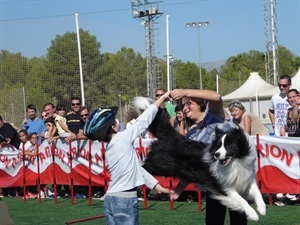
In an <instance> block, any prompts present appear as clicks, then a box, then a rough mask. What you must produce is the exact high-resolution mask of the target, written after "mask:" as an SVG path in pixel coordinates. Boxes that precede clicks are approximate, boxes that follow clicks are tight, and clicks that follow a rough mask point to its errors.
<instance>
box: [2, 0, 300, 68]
mask: <svg viewBox="0 0 300 225" xmlns="http://www.w3.org/2000/svg"><path fill="white" fill-rule="evenodd" d="M135 2H137V0H135ZM151 2H156V1H151ZM159 6H160V7H159V10H160V12H162V13H163V15H162V16H161V17H159V18H158V19H157V22H158V24H157V25H156V28H158V29H157V30H155V38H154V39H155V52H156V55H157V56H158V57H159V58H162V57H163V56H164V55H166V15H169V33H170V39H169V40H170V48H171V50H170V54H171V55H172V56H173V57H174V58H175V59H181V60H183V61H192V62H198V60H199V59H198V33H197V29H195V28H187V27H186V26H185V23H186V22H192V21H210V25H209V26H207V27H202V28H200V46H201V61H202V62H211V61H217V60H224V59H227V58H229V57H230V56H234V55H237V54H239V53H243V52H248V51H249V50H258V51H262V52H264V51H265V36H264V15H263V3H262V0H218V1H217V0H213V1H211V0H181V1H179V0H164V1H161V2H160V3H159ZM276 12H277V29H278V36H277V38H278V43H279V44H280V45H284V46H285V47H287V48H288V49H290V50H291V51H292V52H293V53H295V54H297V55H298V56H300V0H277V5H276ZM75 13H79V26H80V27H81V28H83V29H84V30H88V31H89V32H90V34H93V35H95V36H96V37H97V40H98V41H99V42H101V49H100V50H101V52H102V53H104V52H111V53H115V52H116V51H118V50H119V49H120V48H121V47H123V46H126V47H131V48H133V49H134V50H135V51H137V52H140V53H141V54H142V55H143V56H145V55H146V53H145V52H146V51H145V32H144V27H143V26H142V25H141V22H140V21H138V20H136V19H134V18H132V13H131V3H130V0H0V49H5V50H9V51H11V52H15V53H16V52H21V53H22V54H23V55H25V56H27V57H34V56H37V57H39V56H41V55H44V54H46V52H47V48H48V47H49V46H50V45H51V40H54V39H55V36H56V35H63V34H64V33H65V32H69V31H76V25H75Z"/></svg>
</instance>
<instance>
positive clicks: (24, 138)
mask: <svg viewBox="0 0 300 225" xmlns="http://www.w3.org/2000/svg"><path fill="white" fill-rule="evenodd" d="M19 139H20V141H21V143H20V146H19V150H20V151H21V153H22V152H23V150H24V151H25V150H27V149H29V148H30V146H31V143H30V141H29V140H28V133H27V131H26V130H20V131H19Z"/></svg>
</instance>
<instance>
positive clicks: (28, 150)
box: [19, 131, 38, 198]
mask: <svg viewBox="0 0 300 225" xmlns="http://www.w3.org/2000/svg"><path fill="white" fill-rule="evenodd" d="M20 132H21V131H20ZM23 134H25V133H24V132H21V137H22V139H21V138H20V139H21V141H22V144H24V150H22V154H21V155H23V153H24V159H25V160H32V159H33V157H34V156H36V155H37V153H38V134H37V133H36V132H33V133H31V134H29V141H27V142H26V140H25V137H24V136H23ZM19 136H20V134H19ZM23 141H24V142H23ZM27 143H29V145H28V144H27ZM27 146H28V147H27ZM22 148H23V146H22ZM36 192H37V185H32V186H27V196H26V198H36V197H37V195H36Z"/></svg>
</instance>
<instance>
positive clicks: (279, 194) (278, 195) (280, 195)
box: [276, 193, 284, 198]
mask: <svg viewBox="0 0 300 225" xmlns="http://www.w3.org/2000/svg"><path fill="white" fill-rule="evenodd" d="M276 197H277V198H283V197H284V195H283V194H282V193H278V194H277V195H276Z"/></svg>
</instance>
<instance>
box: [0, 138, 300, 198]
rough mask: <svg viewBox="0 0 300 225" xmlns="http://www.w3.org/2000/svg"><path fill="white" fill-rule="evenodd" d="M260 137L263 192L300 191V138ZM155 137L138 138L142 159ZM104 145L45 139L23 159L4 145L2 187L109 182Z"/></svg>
mask: <svg viewBox="0 0 300 225" xmlns="http://www.w3.org/2000/svg"><path fill="white" fill-rule="evenodd" d="M258 140H259V141H258V142H259V143H258V146H257V147H258V149H260V158H259V163H258V165H259V166H260V168H258V176H257V178H258V181H259V186H260V190H261V192H263V193H293V194H297V193H300V140H299V138H298V139H297V138H294V139H293V138H277V137H268V136H260V137H259V139H258ZM152 141H153V140H149V139H146V140H144V139H143V140H141V139H140V140H137V141H136V142H135V149H136V152H137V155H138V157H139V159H140V160H144V159H145V158H146V156H147V153H148V151H149V149H150V148H149V146H150V144H151V142H152ZM104 148H105V144H104V143H99V142H98V141H90V140H85V141H74V142H72V143H71V144H67V143H65V142H62V141H61V140H57V142H56V143H54V144H49V143H48V142H47V141H44V142H43V143H42V144H41V145H40V146H39V150H38V156H35V157H32V158H31V160H29V161H28V160H25V161H23V160H22V159H20V157H18V154H19V151H18V150H16V149H15V148H14V147H12V146H11V145H3V146H2V148H1V149H0V178H1V179H0V187H14V186H23V185H25V184H26V185H36V184H37V183H39V184H53V183H56V184H71V183H72V184H74V185H89V184H90V185H92V186H107V183H108V180H109V174H108V171H107V169H106V168H105V162H104V161H103V154H104V152H105V151H104ZM104 168H105V169H104ZM159 180H160V181H161V182H162V183H166V184H167V183H169V182H170V181H172V182H174V179H171V180H170V178H159ZM38 181H39V182H38ZM175 183H176V182H175ZM174 185H175V184H173V185H172V186H173V187H174ZM167 186H169V185H167Z"/></svg>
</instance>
